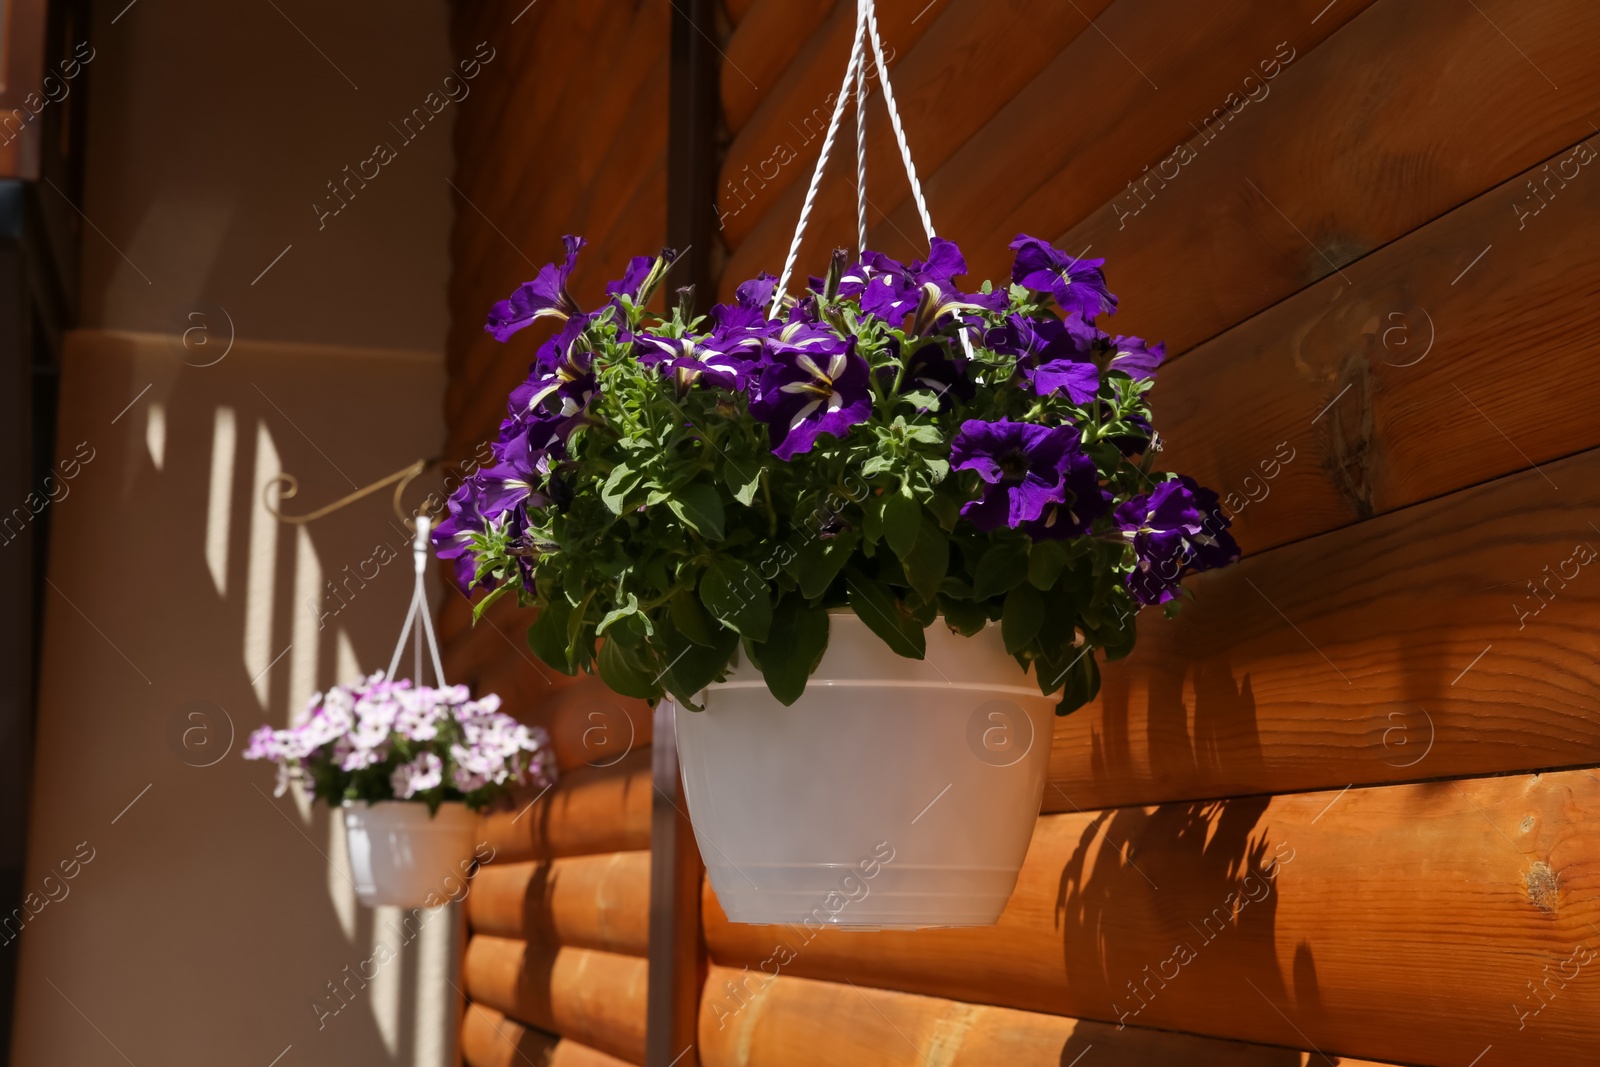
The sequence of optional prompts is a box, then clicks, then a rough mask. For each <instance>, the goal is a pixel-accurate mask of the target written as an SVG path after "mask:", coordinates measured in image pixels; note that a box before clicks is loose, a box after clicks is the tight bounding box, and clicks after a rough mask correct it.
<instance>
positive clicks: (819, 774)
mask: <svg viewBox="0 0 1600 1067" xmlns="http://www.w3.org/2000/svg"><path fill="white" fill-rule="evenodd" d="M829 623H830V631H831V633H830V639H829V641H828V648H827V652H826V653H825V654H824V655H823V658H822V662H821V665H820V666H819V667H818V668H817V671H816V673H815V674H814V675H813V676H812V678H811V680H810V683H809V684H808V685H807V687H806V691H805V694H804V695H803V696H802V697H801V698H800V699H799V700H798V701H796V702H795V703H794V704H793V705H792V706H790V707H784V706H783V705H782V704H780V703H779V702H778V701H777V700H776V699H775V698H774V697H773V696H772V695H771V693H769V692H768V690H767V687H766V683H765V682H764V681H763V679H762V677H761V674H760V672H759V671H757V670H756V669H755V668H754V667H753V666H752V665H751V664H750V663H749V662H748V661H743V660H742V659H736V661H735V664H734V666H733V668H732V670H731V671H730V672H729V674H728V677H727V680H726V681H724V682H721V683H717V684H714V685H712V686H711V687H710V688H709V689H707V690H706V691H705V693H704V694H703V704H704V707H705V710H704V711H699V712H696V711H691V710H689V709H687V708H683V707H678V708H677V709H676V715H675V719H676V724H677V744H678V758H679V762H680V764H681V766H682V770H683V782H684V790H685V794H686V798H687V800H688V804H689V814H690V818H691V820H692V821H693V823H694V830H695V836H696V839H697V840H698V843H699V846H700V854H701V857H702V858H703V859H704V861H705V865H706V870H707V874H708V875H709V877H710V879H711V885H712V888H713V889H714V890H715V891H716V894H717V900H718V902H719V903H720V904H721V905H722V908H723V910H724V911H725V912H726V913H727V915H728V918H729V919H731V920H733V921H734V922H741V923H796V924H808V925H813V926H815V925H819V924H821V925H829V926H842V927H851V926H854V927H871V928H913V929H914V928H919V927H929V926H982V925H988V924H990V923H993V922H995V921H996V920H997V919H998V918H999V917H1000V912H1001V911H1002V910H1003V909H1004V908H1005V904H1006V900H1007V899H1008V898H1009V897H1010V895H1011V890H1012V888H1013V887H1014V886H1015V884H1016V880H1017V872H1018V870H1019V869H1020V868H1021V866H1022V860H1023V857H1024V856H1025V855H1026V854H1027V851H1028V842H1029V840H1030V839H1031V837H1032V834H1033V828H1034V822H1035V820H1036V819H1037V817H1038V814H1039V803H1040V799H1041V796H1042V793H1043V790H1044V783H1045V777H1046V774H1047V771H1048V765H1049V759H1050V737H1051V729H1052V724H1053V721H1054V715H1053V709H1054V706H1055V700H1054V699H1053V698H1051V697H1045V696H1041V695H1040V694H1039V691H1038V688H1037V687H1035V686H1033V685H1031V684H1030V682H1031V679H1029V678H1027V677H1026V676H1025V675H1023V674H1021V672H1019V671H1018V670H1017V664H1016V660H1014V659H1013V658H1012V657H1011V656H1009V655H1007V654H1006V651H1005V646H1004V643H1003V641H1002V640H1001V636H1000V630H999V627H998V626H990V627H988V628H987V629H985V630H984V631H982V632H980V633H979V634H977V635H975V636H973V637H970V638H968V637H960V636H958V635H956V634H953V633H951V632H950V630H949V629H948V628H946V627H945V626H944V624H943V621H942V620H936V621H935V622H934V624H933V625H932V626H931V627H929V628H928V631H927V635H926V636H927V645H928V651H927V658H926V659H923V660H912V659H906V658H903V657H901V656H897V655H895V654H894V652H892V651H891V650H890V649H889V647H888V646H887V645H885V644H884V643H883V642H882V641H881V640H879V639H878V638H877V637H876V636H875V635H874V634H873V633H872V632H871V631H870V630H869V629H868V628H867V627H866V625H865V624H863V623H862V622H861V620H860V619H858V618H857V617H856V616H855V615H854V614H850V613H832V614H830V618H829Z"/></svg>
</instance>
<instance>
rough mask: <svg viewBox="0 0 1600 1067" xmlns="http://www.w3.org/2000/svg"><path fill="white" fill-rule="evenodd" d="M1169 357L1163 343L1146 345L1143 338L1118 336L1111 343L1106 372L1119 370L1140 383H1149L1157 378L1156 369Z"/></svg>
mask: <svg viewBox="0 0 1600 1067" xmlns="http://www.w3.org/2000/svg"><path fill="white" fill-rule="evenodd" d="M1166 357H1167V346H1166V344H1164V343H1163V342H1160V341H1158V342H1156V343H1155V344H1153V345H1146V344H1145V343H1144V339H1143V338H1142V337H1122V336H1118V337H1116V338H1115V339H1114V340H1113V341H1112V342H1111V350H1110V354H1109V356H1108V357H1107V358H1106V361H1105V367H1106V370H1108V371H1109V370H1119V371H1121V372H1122V373H1124V374H1126V375H1127V376H1128V377H1130V378H1133V379H1136V380H1138V381H1149V380H1150V379H1151V378H1154V377H1155V376H1156V368H1157V367H1159V366H1161V361H1162V360H1164V359H1165V358H1166Z"/></svg>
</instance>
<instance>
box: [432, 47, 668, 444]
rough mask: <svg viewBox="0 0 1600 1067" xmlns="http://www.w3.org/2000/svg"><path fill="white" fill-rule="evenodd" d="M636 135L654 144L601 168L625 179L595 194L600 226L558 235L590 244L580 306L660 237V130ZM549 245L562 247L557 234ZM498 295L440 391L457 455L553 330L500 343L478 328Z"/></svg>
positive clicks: (595, 300)
mask: <svg viewBox="0 0 1600 1067" xmlns="http://www.w3.org/2000/svg"><path fill="white" fill-rule="evenodd" d="M664 76H665V72H664V71H663V77H664ZM661 129H664V127H661ZM640 140H641V141H642V142H654V141H657V140H659V142H660V143H659V144H653V143H647V144H641V145H640V146H639V154H638V155H637V157H636V158H631V159H619V160H617V161H616V163H615V165H614V166H610V167H608V168H607V173H608V174H611V175H621V176H624V177H626V178H627V179H628V181H627V183H626V184H625V185H624V186H619V187H617V192H618V195H617V197H616V199H615V200H611V199H605V198H596V199H595V200H594V201H593V203H592V204H591V205H590V208H591V213H592V216H593V220H597V221H598V223H599V225H600V228H599V229H590V228H588V226H587V223H588V222H589V221H592V220H591V218H590V216H588V215H583V214H577V213H575V214H574V215H573V216H572V217H571V219H570V220H569V221H570V223H571V225H568V226H564V227H563V228H562V230H563V232H579V231H585V230H586V231H587V236H588V237H589V238H590V241H591V244H590V247H588V248H587V249H585V250H584V252H583V254H582V255H581V256H580V258H579V265H580V269H579V270H575V271H574V272H573V293H574V297H575V299H577V300H578V301H579V303H580V305H581V306H584V307H591V308H592V307H595V306H597V305H599V304H600V303H601V294H602V292H603V284H604V282H605V281H608V280H610V279H612V278H616V277H619V276H620V275H621V274H622V272H623V270H624V268H625V267H626V265H627V263H628V260H630V259H631V258H632V257H634V256H638V255H653V254H655V253H656V252H658V251H659V250H660V249H661V247H662V245H663V244H664V243H665V241H666V145H665V134H664V133H662V132H659V130H658V133H657V134H656V135H651V134H648V133H647V134H644V135H641V138H640ZM619 145H621V147H624V148H625V147H627V146H626V144H623V143H621V142H619ZM646 149H648V152H647V151H646ZM551 245H552V246H553V247H555V248H559V247H560V246H559V241H557V240H555V239H552V241H551ZM551 258H554V256H553V255H552V257H551ZM508 291H509V290H508ZM503 295H504V294H500V296H493V297H492V298H491V299H490V301H489V302H487V303H485V304H484V305H483V307H482V308H481V309H480V312H479V315H478V319H477V320H476V321H477V325H476V326H472V328H471V329H472V340H471V342H470V344H471V346H472V352H471V353H470V354H469V356H468V358H467V359H466V361H465V362H464V364H463V366H462V369H461V371H460V373H459V374H457V375H456V376H455V377H454V378H452V380H451V382H450V385H449V387H448V388H447V390H446V393H445V410H446V413H447V417H448V421H449V424H450V426H451V428H452V429H451V435H450V446H449V447H450V451H452V452H455V453H461V452H465V451H466V450H467V449H468V447H469V444H470V442H473V441H476V440H478V439H481V438H486V437H487V438H491V439H492V438H493V437H494V436H495V435H496V432H497V427H498V426H499V424H500V421H501V420H502V419H504V418H505V415H506V397H507V395H508V394H509V393H510V391H511V390H512V388H514V387H515V386H516V385H517V384H519V383H520V382H522V380H523V379H524V378H526V377H527V374H528V366H529V364H530V363H531V362H532V359H533V355H534V353H535V351H536V350H537V348H538V345H539V344H540V343H542V342H543V340H544V338H545V336H546V335H547V334H548V333H550V332H551V328H550V327H543V326H541V327H535V328H530V329H529V330H526V331H524V332H523V333H522V334H519V335H517V336H516V337H514V338H513V339H512V340H511V341H510V342H508V343H506V344H500V343H499V342H497V341H495V340H494V339H493V338H492V337H490V336H489V335H488V334H486V333H484V332H483V329H482V319H483V317H484V316H485V315H487V312H488V307H489V306H490V303H492V301H493V300H498V299H500V298H501V297H502V296H503ZM658 299H659V297H658Z"/></svg>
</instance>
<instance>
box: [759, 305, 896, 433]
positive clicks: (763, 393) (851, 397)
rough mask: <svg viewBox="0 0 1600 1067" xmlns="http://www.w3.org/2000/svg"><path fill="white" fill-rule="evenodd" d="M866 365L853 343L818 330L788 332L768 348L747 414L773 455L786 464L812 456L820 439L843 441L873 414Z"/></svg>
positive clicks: (791, 328)
mask: <svg viewBox="0 0 1600 1067" xmlns="http://www.w3.org/2000/svg"><path fill="white" fill-rule="evenodd" d="M869 373H870V372H869V371H868V369H867V361H866V360H864V359H862V358H861V357H860V356H859V355H857V354H856V342H855V338H853V337H852V338H851V339H850V340H849V341H846V340H844V339H843V338H841V337H840V336H839V335H838V334H836V333H834V332H833V331H832V330H829V329H827V328H826V327H822V326H809V325H795V326H789V327H786V328H785V329H784V331H783V334H782V335H781V337H780V338H776V339H774V340H772V341H771V342H769V343H768V345H767V355H766V359H765V361H764V363H763V365H762V369H761V379H760V381H759V382H758V383H757V385H756V389H755V395H754V396H753V397H752V398H751V403H750V410H751V412H752V413H753V414H755V416H756V417H757V418H759V419H761V420H762V421H764V422H766V424H767V426H768V428H769V430H770V432H771V435H772V454H773V455H775V456H777V457H778V458H779V459H783V460H788V459H791V458H793V457H794V456H796V455H798V454H799V453H802V452H809V451H811V449H812V447H813V446H814V445H815V444H816V441H817V436H818V435H819V434H824V433H828V434H832V435H833V436H834V437H839V438H843V437H844V436H845V435H846V434H847V433H849V431H850V427H852V426H855V425H857V424H858V423H861V422H865V421H866V419H867V416H868V415H870V414H871V413H872V389H871V383H870V381H869V379H868V375H869Z"/></svg>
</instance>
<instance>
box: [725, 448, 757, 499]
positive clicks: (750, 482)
mask: <svg viewBox="0 0 1600 1067" xmlns="http://www.w3.org/2000/svg"><path fill="white" fill-rule="evenodd" d="M722 480H723V481H724V482H726V483H727V485H728V491H729V492H731V493H732V494H733V499H735V500H737V501H738V502H739V503H741V504H743V505H744V506H745V507H749V506H750V505H751V504H752V503H754V502H755V499H756V492H757V490H759V489H760V488H761V465H760V464H759V463H756V462H754V461H752V460H746V461H745V462H744V465H743V466H739V465H736V464H735V463H734V462H733V461H732V460H724V461H723V464H722Z"/></svg>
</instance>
